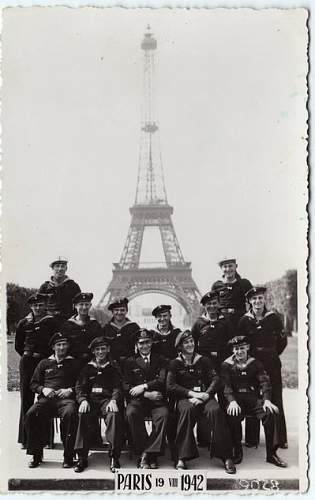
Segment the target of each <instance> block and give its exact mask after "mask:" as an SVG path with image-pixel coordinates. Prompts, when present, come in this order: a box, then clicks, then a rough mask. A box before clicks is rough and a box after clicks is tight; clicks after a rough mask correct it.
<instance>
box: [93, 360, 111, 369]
mask: <svg viewBox="0 0 315 500" xmlns="http://www.w3.org/2000/svg"><path fill="white" fill-rule="evenodd" d="M88 365H91V366H94V368H105V367H106V366H108V365H110V361H106V363H105V364H104V365H98V364H97V363H96V361H94V359H92V360H91V361H89V362H88Z"/></svg>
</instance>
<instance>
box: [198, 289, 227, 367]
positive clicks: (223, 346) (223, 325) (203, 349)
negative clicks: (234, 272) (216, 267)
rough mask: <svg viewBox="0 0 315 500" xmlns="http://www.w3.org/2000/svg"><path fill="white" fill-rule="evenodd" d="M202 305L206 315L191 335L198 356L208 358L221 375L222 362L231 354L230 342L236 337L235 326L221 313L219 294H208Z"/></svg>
mask: <svg viewBox="0 0 315 500" xmlns="http://www.w3.org/2000/svg"><path fill="white" fill-rule="evenodd" d="M200 303H201V304H202V305H203V307H204V308H205V314H204V315H203V316H200V318H198V319H197V321H196V322H195V324H194V325H193V327H192V330H191V333H192V335H193V337H194V340H195V343H196V350H197V352H198V354H201V355H202V356H207V357H208V358H209V359H210V360H211V361H212V363H213V365H214V367H215V369H216V371H217V373H219V372H220V369H221V364H222V362H223V361H224V359H225V358H227V357H228V355H229V354H230V348H229V346H228V342H229V340H231V338H232V337H233V336H234V328H233V324H232V323H231V321H230V320H229V319H228V318H226V317H225V316H223V314H221V313H220V302H219V294H218V292H215V291H210V292H208V293H206V294H205V295H204V296H203V297H202V299H201V301H200Z"/></svg>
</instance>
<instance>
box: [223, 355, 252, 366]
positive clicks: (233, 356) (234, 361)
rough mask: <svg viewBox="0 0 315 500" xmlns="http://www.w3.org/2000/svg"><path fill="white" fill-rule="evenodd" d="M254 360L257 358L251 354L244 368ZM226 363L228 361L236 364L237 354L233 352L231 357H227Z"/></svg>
mask: <svg viewBox="0 0 315 500" xmlns="http://www.w3.org/2000/svg"><path fill="white" fill-rule="evenodd" d="M253 361H255V358H252V357H251V356H249V357H248V358H247V361H246V363H245V364H244V368H247V366H248V365H250V364H251V363H252V362H253ZM224 363H228V364H229V365H233V366H236V365H237V362H236V359H235V354H232V356H230V357H229V358H227V359H226V360H225V361H224Z"/></svg>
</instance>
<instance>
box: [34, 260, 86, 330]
mask: <svg viewBox="0 0 315 500" xmlns="http://www.w3.org/2000/svg"><path fill="white" fill-rule="evenodd" d="M50 267H51V268H52V270H53V275H52V276H51V278H50V280H48V281H45V282H44V283H43V284H42V285H41V286H40V288H39V292H40V293H44V294H47V295H49V300H48V311H49V313H50V314H51V315H52V316H54V317H55V318H56V319H57V320H58V321H59V324H62V323H63V322H64V321H66V320H67V319H68V318H70V316H71V315H72V311H73V310H72V299H73V298H74V296H75V295H77V293H79V292H80V291H81V290H80V287H79V285H78V284H77V283H76V282H75V281H73V280H72V279H70V278H69V277H68V276H67V275H66V272H67V268H68V260H67V259H66V258H65V257H57V259H56V260H54V261H53V262H52V263H51V264H50Z"/></svg>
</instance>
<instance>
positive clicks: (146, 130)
mask: <svg viewBox="0 0 315 500" xmlns="http://www.w3.org/2000/svg"><path fill="white" fill-rule="evenodd" d="M141 48H142V50H143V51H144V112H143V120H142V124H141V139H140V154H139V167H138V180H137V189H136V196H135V202H134V205H133V206H132V207H130V214H131V223H130V227H129V231H128V235H127V240H126V243H125V246H124V249H123V252H122V255H121V258H120V261H119V263H114V264H113V265H114V268H113V277H112V280H111V282H110V284H109V285H108V288H107V290H106V292H105V293H104V295H103V297H102V299H101V301H100V303H99V307H106V306H107V305H108V304H109V303H110V302H111V301H112V300H113V299H114V298H118V297H128V298H129V299H131V298H134V297H136V296H138V295H143V294H145V293H162V294H164V295H168V296H170V297H172V298H174V299H175V300H176V301H177V302H179V303H180V304H181V305H182V306H183V308H184V309H185V311H186V314H187V316H186V318H187V323H191V321H192V320H193V319H194V318H195V317H196V316H197V315H198V313H199V310H200V306H199V299H200V293H199V290H198V287H197V285H196V283H195V281H194V280H193V278H192V272H191V263H190V262H186V261H185V260H184V257H183V254H182V252H181V249H180V246H179V243H178V240H177V237H176V234H175V230H174V226H173V222H172V218H171V216H172V214H173V207H172V206H170V205H169V204H168V201H167V195H166V189H165V184H164V174H163V166H162V160H161V153H160V145H159V127H158V123H157V120H156V113H155V102H154V97H155V92H154V52H155V50H156V48H157V42H156V40H155V38H154V37H153V35H152V33H151V31H150V26H148V29H147V32H146V33H145V35H144V38H143V40H142V43H141ZM149 227H155V228H158V229H159V232H160V236H161V245H162V248H163V253H164V258H165V261H164V262H141V261H140V257H141V250H142V246H143V236H144V233H145V230H146V229H147V228H149Z"/></svg>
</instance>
